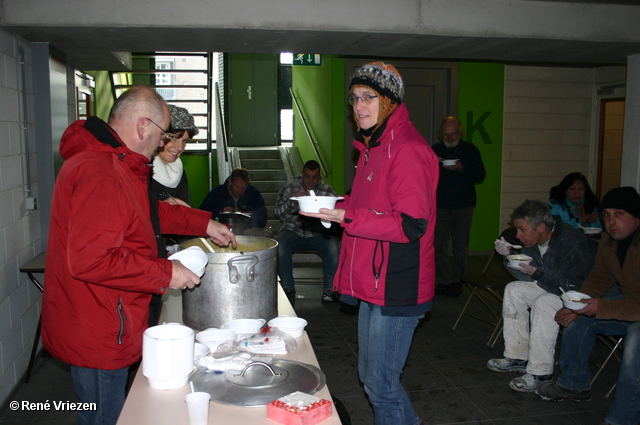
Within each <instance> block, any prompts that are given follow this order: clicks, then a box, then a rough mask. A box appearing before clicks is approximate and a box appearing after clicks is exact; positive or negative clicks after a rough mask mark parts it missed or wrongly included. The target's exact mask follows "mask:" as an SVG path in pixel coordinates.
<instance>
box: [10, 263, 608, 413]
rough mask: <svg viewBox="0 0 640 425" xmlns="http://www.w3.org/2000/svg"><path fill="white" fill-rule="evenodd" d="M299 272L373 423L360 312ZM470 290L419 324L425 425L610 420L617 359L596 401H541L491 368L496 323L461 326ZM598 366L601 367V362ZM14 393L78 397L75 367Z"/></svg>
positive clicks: (309, 270) (357, 409) (335, 375)
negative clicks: (360, 372) (326, 297)
mask: <svg viewBox="0 0 640 425" xmlns="http://www.w3.org/2000/svg"><path fill="white" fill-rule="evenodd" d="M487 259H488V256H486V255H474V256H470V257H469V272H468V276H467V279H468V280H470V281H476V282H479V281H483V279H485V278H484V277H483V276H482V273H481V272H482V269H483V267H484V265H485V263H486V261H487ZM488 275H490V276H492V277H493V278H494V279H502V280H506V281H508V279H509V277H508V275H505V272H504V270H503V269H502V265H501V264H500V262H499V261H494V262H492V265H491V267H490V269H489V271H488ZM295 276H296V278H299V279H300V280H299V282H298V283H297V298H296V299H295V300H294V304H295V309H296V312H297V313H298V315H299V316H301V317H304V318H305V319H306V320H307V321H308V322H309V325H308V326H307V332H308V334H309V337H310V338H311V341H312V343H313V346H314V349H315V352H316V355H317V357H318V361H319V363H320V367H321V369H322V370H323V371H324V373H325V374H326V377H327V384H328V385H329V388H330V390H331V393H332V394H333V396H334V397H336V398H337V399H338V400H339V401H340V402H342V404H343V405H344V407H345V408H346V410H347V412H348V414H349V416H350V420H351V423H352V424H354V425H355V424H367V425H370V424H373V414H372V410H371V407H370V406H369V403H368V401H367V398H366V396H365V394H364V391H363V389H362V386H361V385H360V383H359V382H358V377H357V333H356V330H357V316H355V315H349V314H346V313H345V312H343V311H342V310H341V307H342V305H341V304H340V303H321V302H320V295H321V292H322V290H321V285H319V284H317V283H311V282H306V283H304V282H303V280H304V278H305V277H307V278H308V277H311V278H313V277H318V276H322V269H321V267H319V266H318V264H317V263H311V264H301V265H299V267H296V270H295ZM469 293H470V289H469V288H468V287H467V288H465V293H464V294H463V295H462V296H460V297H459V298H451V297H446V296H439V297H436V298H435V300H434V308H433V311H432V312H431V313H430V314H429V315H428V317H425V319H424V320H422V322H421V323H420V324H419V325H418V328H417V329H416V332H415V335H414V340H413V345H412V350H411V353H410V355H409V359H408V361H407V365H406V367H405V370H404V374H403V377H402V383H403V385H404V387H405V389H406V390H407V392H408V393H409V395H410V397H411V399H412V400H413V403H414V407H415V408H416V411H417V413H419V414H420V415H421V416H422V418H423V419H424V423H425V424H428V425H436V424H438V425H445V424H449V425H451V424H470V425H479V424H482V425H523V424H524V425H537V424H540V425H542V424H544V425H574V424H575V425H578V424H579V425H598V424H600V423H601V422H602V420H603V418H604V414H605V413H606V409H607V406H608V404H609V401H610V400H609V399H606V398H605V397H604V395H605V394H606V392H607V391H608V390H609V389H610V388H611V386H612V385H613V383H614V382H615V376H616V374H617V362H616V361H611V362H610V363H609V364H608V365H607V366H606V368H605V369H604V371H603V373H602V375H601V376H600V378H598V380H597V381H596V383H595V384H594V387H593V391H592V392H593V399H592V400H591V401H590V402H589V403H574V402H571V401H566V402H563V403H557V404H554V403H548V402H544V401H542V400H540V399H539V398H538V397H537V396H536V395H535V394H528V393H519V392H516V391H513V390H511V389H510V388H509V386H508V384H509V381H510V380H511V379H512V378H514V377H516V376H518V375H517V374H510V373H504V374H503V373H495V372H490V371H488V370H487V369H486V367H485V363H486V362H487V360H489V359H490V358H494V357H501V356H502V350H503V341H502V339H501V338H500V339H498V342H497V344H496V345H495V347H494V348H491V347H489V346H487V341H488V339H489V336H490V335H491V332H492V331H493V327H492V326H490V325H488V324H487V323H484V322H482V321H480V320H477V319H475V318H472V317H469V316H466V315H465V316H463V317H462V319H461V320H460V323H459V324H458V326H457V328H456V329H455V330H454V329H453V324H454V323H455V321H456V319H457V317H458V314H459V313H460V311H461V310H462V307H463V305H464V303H465V302H466V300H467V298H468V296H469ZM485 300H486V301H487V302H488V303H489V305H490V306H492V307H493V308H496V309H499V308H500V304H499V302H498V301H497V300H495V299H492V298H491V297H488V296H487V297H485ZM470 309H471V311H472V312H474V313H476V314H477V315H479V316H482V317H486V318H487V319H490V318H491V316H490V315H489V313H488V310H486V308H485V307H484V306H483V305H482V304H481V303H479V302H477V301H475V302H472V303H471V304H470ZM606 354H607V350H606V348H605V346H604V345H603V344H601V343H597V344H596V347H595V349H594V353H593V355H592V361H594V363H597V362H598V361H602V360H603V359H604V358H605V357H606ZM592 367H593V368H594V370H595V366H592ZM13 400H16V401H23V400H26V401H30V402H46V401H47V400H49V401H53V400H65V401H74V400H75V395H74V393H73V389H72V387H71V383H70V378H69V371H68V367H67V366H66V365H64V364H61V363H60V362H58V361H56V360H54V359H52V358H50V357H43V358H42V359H41V360H40V361H39V362H38V364H37V366H36V368H35V370H34V374H33V376H32V378H31V382H29V383H28V384H25V385H23V386H22V388H21V389H20V390H19V392H18V393H17V395H16V396H15V397H14V398H13ZM4 409H5V410H3V413H2V415H1V416H0V425H7V424H16V425H19V424H25V425H26V424H29V425H40V424H43V425H44V424H46V425H70V424H74V423H75V415H74V414H73V413H71V412H66V411H62V412H58V411H55V410H54V409H51V410H48V411H47V410H39V411H32V412H29V413H25V412H24V411H18V412H14V411H11V410H10V409H8V408H7V406H4ZM345 423H346V421H345Z"/></svg>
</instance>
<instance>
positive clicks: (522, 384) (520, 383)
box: [509, 373, 553, 393]
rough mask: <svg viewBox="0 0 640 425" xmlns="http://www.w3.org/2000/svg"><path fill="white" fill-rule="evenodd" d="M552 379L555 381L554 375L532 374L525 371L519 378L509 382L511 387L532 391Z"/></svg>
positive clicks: (525, 391)
mask: <svg viewBox="0 0 640 425" xmlns="http://www.w3.org/2000/svg"><path fill="white" fill-rule="evenodd" d="M551 381H553V375H532V374H530V373H525V374H524V375H522V376H520V377H518V378H513V379H512V380H511V382H509V387H511V389H513V390H516V391H520V392H523V393H532V392H534V391H535V390H536V389H538V387H540V386H541V385H543V384H546V383H547V382H551Z"/></svg>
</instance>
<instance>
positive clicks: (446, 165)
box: [442, 159, 459, 167]
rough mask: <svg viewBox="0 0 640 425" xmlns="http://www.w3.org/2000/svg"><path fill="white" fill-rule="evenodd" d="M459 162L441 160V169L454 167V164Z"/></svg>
mask: <svg viewBox="0 0 640 425" xmlns="http://www.w3.org/2000/svg"><path fill="white" fill-rule="evenodd" d="M457 161H459V160H458V159H443V160H442V166H443V167H451V166H453V165H456V162H457Z"/></svg>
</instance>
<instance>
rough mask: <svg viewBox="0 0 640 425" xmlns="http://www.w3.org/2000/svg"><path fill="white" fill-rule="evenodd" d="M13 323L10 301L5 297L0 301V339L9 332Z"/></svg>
mask: <svg viewBox="0 0 640 425" xmlns="http://www.w3.org/2000/svg"><path fill="white" fill-rule="evenodd" d="M12 325H13V323H12V322H11V301H10V300H9V298H5V299H4V301H2V302H1V303H0V340H2V338H4V336H5V335H6V334H7V333H8V332H9V330H10V329H11V326H12Z"/></svg>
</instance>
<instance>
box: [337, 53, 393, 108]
mask: <svg viewBox="0 0 640 425" xmlns="http://www.w3.org/2000/svg"><path fill="white" fill-rule="evenodd" d="M353 86H366V87H370V88H372V89H374V90H375V91H376V92H378V94H380V95H381V96H385V97H388V98H389V99H391V100H393V101H394V102H395V103H397V104H400V103H402V97H403V96H404V83H403V82H402V77H401V76H400V73H399V72H398V70H397V69H396V68H395V67H394V66H393V65H390V64H386V63H383V62H372V63H368V64H366V65H363V66H361V67H360V68H358V69H357V70H356V73H355V74H354V75H353V77H352V78H351V84H349V90H351V88H352V87H353Z"/></svg>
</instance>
